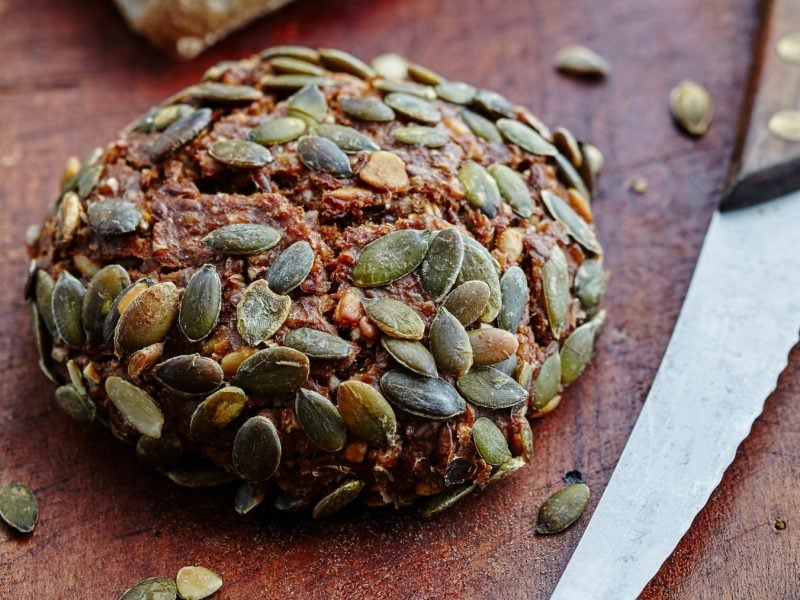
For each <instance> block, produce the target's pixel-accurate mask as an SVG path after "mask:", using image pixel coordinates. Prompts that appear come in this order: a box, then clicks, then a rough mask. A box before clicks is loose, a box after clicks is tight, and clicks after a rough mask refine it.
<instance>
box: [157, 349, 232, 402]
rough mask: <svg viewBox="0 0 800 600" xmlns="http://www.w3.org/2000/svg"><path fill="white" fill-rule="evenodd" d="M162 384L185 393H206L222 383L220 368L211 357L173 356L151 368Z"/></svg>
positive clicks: (193, 355) (194, 355) (197, 355)
mask: <svg viewBox="0 0 800 600" xmlns="http://www.w3.org/2000/svg"><path fill="white" fill-rule="evenodd" d="M153 376H154V377H155V378H156V379H158V381H160V382H161V383H162V384H164V385H165V386H167V387H168V388H171V389H173V390H175V391H178V392H183V393H185V394H192V395H194V394H208V393H209V392H211V391H213V390H215V389H217V388H218V387H219V386H220V384H222V378H223V374H222V368H221V367H220V366H219V363H218V362H217V361H215V360H213V359H211V358H208V357H205V356H200V355H199V354H185V355H181V356H173V357H172V358H169V359H167V360H165V361H164V362H162V363H160V364H158V365H156V366H155V368H154V369H153Z"/></svg>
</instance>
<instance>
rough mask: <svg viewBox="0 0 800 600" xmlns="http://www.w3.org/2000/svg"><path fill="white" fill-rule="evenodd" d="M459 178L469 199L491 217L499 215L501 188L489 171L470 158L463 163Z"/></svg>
mask: <svg viewBox="0 0 800 600" xmlns="http://www.w3.org/2000/svg"><path fill="white" fill-rule="evenodd" d="M458 179H459V181H461V184H462V185H463V186H464V192H465V193H466V197H467V200H468V201H469V203H470V204H472V206H474V207H475V208H479V209H481V210H482V211H483V212H484V213H486V215H487V216H489V217H495V216H497V209H498V207H499V206H500V202H501V200H500V190H499V189H498V188H497V183H496V182H495V180H494V179H493V178H492V176H491V175H489V172H488V171H487V170H486V169H485V168H483V167H482V166H481V165H479V164H478V163H476V162H474V161H471V160H468V161H466V162H463V163H462V164H461V168H460V169H459V171H458Z"/></svg>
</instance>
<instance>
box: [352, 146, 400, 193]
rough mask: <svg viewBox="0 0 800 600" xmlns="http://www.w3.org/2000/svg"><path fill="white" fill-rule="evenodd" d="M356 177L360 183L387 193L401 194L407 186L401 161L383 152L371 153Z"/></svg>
mask: <svg viewBox="0 0 800 600" xmlns="http://www.w3.org/2000/svg"><path fill="white" fill-rule="evenodd" d="M358 176H359V178H360V179H361V181H363V182H365V183H367V184H369V185H371V186H372V187H374V188H377V189H379V190H383V191H387V192H402V191H404V190H405V189H407V188H408V184H409V181H408V174H407V173H406V164H405V163H404V162H403V159H402V158H400V157H399V156H397V155H396V154H394V153H392V152H386V151H384V150H379V151H378V152H373V153H372V154H371V155H370V157H369V160H368V161H367V164H366V165H364V167H363V168H362V169H361V171H359V173H358Z"/></svg>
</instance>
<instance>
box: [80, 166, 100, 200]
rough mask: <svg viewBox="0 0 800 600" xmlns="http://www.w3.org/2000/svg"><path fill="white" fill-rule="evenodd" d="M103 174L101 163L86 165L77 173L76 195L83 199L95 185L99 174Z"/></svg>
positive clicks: (98, 179)
mask: <svg viewBox="0 0 800 600" xmlns="http://www.w3.org/2000/svg"><path fill="white" fill-rule="evenodd" d="M102 174H103V165H87V166H86V167H85V168H83V169H81V171H80V174H79V175H78V188H77V191H78V197H79V198H80V199H81V200H84V199H85V198H86V197H87V196H88V195H89V194H90V193H91V192H92V190H93V189H94V188H95V186H97V182H98V181H100V175H102Z"/></svg>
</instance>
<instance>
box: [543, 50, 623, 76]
mask: <svg viewBox="0 0 800 600" xmlns="http://www.w3.org/2000/svg"><path fill="white" fill-rule="evenodd" d="M555 66H556V69H558V70H559V71H561V72H562V73H566V74H567V75H574V76H577V77H587V78H592V77H595V78H600V77H605V76H606V75H607V74H608V73H609V72H610V71H611V65H610V64H608V61H607V60H606V59H605V58H603V57H602V56H600V55H599V54H597V52H595V51H593V50H590V49H589V48H586V47H585V46H580V45H578V44H570V45H569V46H565V47H564V48H562V49H561V50H559V51H558V53H557V54H556V58H555Z"/></svg>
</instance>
